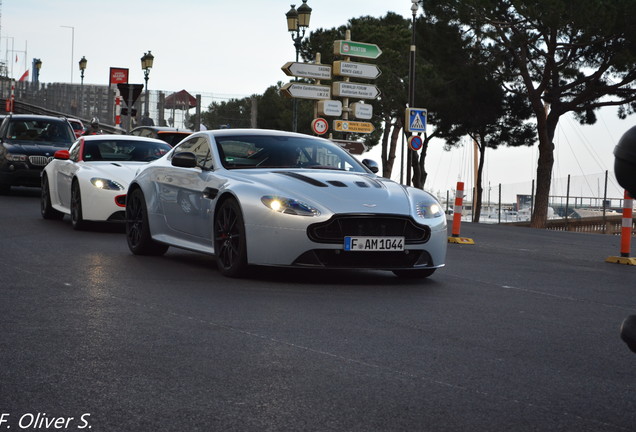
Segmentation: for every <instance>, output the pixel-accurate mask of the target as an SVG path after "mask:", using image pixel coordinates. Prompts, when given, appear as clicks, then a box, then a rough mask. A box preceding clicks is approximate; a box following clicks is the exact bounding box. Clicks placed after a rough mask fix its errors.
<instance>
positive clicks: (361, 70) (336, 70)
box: [333, 61, 382, 79]
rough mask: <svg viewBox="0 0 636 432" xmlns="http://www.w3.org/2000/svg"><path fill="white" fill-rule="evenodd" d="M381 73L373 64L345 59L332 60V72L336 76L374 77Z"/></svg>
mask: <svg viewBox="0 0 636 432" xmlns="http://www.w3.org/2000/svg"><path fill="white" fill-rule="evenodd" d="M381 73H382V71H380V69H379V68H378V67H377V66H376V65H374V64H369V63H353V62H345V61H335V62H333V74H334V75H338V76H346V77H352V78H368V79H376V78H377V77H379V76H380V74H381Z"/></svg>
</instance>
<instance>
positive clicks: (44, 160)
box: [29, 156, 53, 166]
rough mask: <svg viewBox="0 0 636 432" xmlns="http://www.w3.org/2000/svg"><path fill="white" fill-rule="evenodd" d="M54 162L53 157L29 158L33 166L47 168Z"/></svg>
mask: <svg viewBox="0 0 636 432" xmlns="http://www.w3.org/2000/svg"><path fill="white" fill-rule="evenodd" d="M52 160H53V156H29V162H30V163H31V165H33V166H46V164H48V163H49V162H51V161H52Z"/></svg>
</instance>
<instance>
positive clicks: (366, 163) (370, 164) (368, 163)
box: [362, 159, 380, 174]
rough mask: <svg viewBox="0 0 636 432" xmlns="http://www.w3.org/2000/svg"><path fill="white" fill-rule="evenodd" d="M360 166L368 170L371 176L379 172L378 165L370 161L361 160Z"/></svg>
mask: <svg viewBox="0 0 636 432" xmlns="http://www.w3.org/2000/svg"><path fill="white" fill-rule="evenodd" d="M362 165H364V166H365V167H367V168H369V169H370V170H371V172H372V173H373V174H377V173H378V171H380V167H379V166H378V163H377V162H376V161H374V160H372V159H362Z"/></svg>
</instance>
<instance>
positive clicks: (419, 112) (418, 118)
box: [404, 108, 426, 132]
mask: <svg viewBox="0 0 636 432" xmlns="http://www.w3.org/2000/svg"><path fill="white" fill-rule="evenodd" d="M404 118H405V119H406V131H407V132H426V110H425V109H424V108H407V109H406V114H405V115H404Z"/></svg>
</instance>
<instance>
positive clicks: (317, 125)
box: [311, 117, 329, 135]
mask: <svg viewBox="0 0 636 432" xmlns="http://www.w3.org/2000/svg"><path fill="white" fill-rule="evenodd" d="M311 130H313V131H314V133H315V134H316V135H323V134H325V133H326V132H327V130H329V123H328V122H327V120H325V119H324V118H320V117H318V118H317V119H314V120H313V121H312V122H311Z"/></svg>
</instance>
